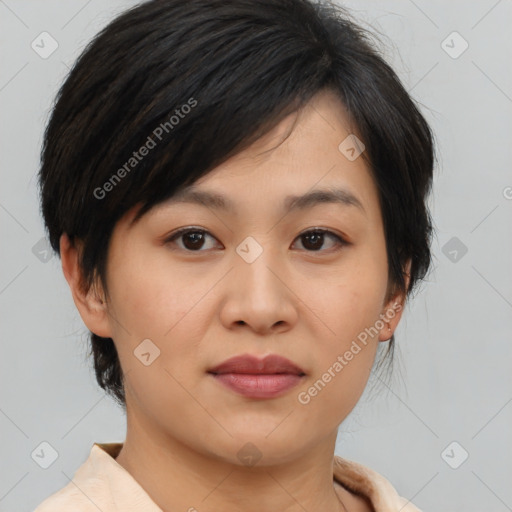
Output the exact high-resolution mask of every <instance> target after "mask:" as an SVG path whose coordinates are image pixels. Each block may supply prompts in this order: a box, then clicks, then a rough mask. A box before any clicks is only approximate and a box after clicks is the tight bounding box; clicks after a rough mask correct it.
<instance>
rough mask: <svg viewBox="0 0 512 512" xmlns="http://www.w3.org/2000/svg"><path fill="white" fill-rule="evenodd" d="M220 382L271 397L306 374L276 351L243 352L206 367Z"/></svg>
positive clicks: (252, 394) (245, 392) (253, 394)
mask: <svg viewBox="0 0 512 512" xmlns="http://www.w3.org/2000/svg"><path fill="white" fill-rule="evenodd" d="M208 373H209V374H210V375H212V376H213V377H214V378H215V380H217V381H218V382H219V383H221V384H222V385H224V386H226V387H228V388H229V389H231V390H232V391H235V392H236V393H238V394H240V395H243V396H246V397H250V398H273V397H277V396H280V395H282V394H284V393H285V392H286V391H288V390H290V389H291V388H293V387H295V386H296V385H297V384H299V383H300V382H301V381H302V380H303V377H304V376H305V375H306V374H305V372H304V370H303V369H302V368H300V366H298V365H296V364H295V363H293V362H292V361H290V360H289V359H286V358H285V357H282V356H279V355H277V354H270V355H268V356H266V357H264V358H263V359H260V358H258V357H255V356H252V355H250V354H244V355H241V356H235V357H232V358H230V359H228V360H226V361H224V362H223V363H221V364H219V365H217V366H215V367H214V368H211V369H210V370H208Z"/></svg>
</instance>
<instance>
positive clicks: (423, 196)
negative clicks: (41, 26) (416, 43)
mask: <svg viewBox="0 0 512 512" xmlns="http://www.w3.org/2000/svg"><path fill="white" fill-rule="evenodd" d="M433 153H434V152H433V140H432V134H431V131H430V129H429V126H428V125H427V123H426V121H425V119H424V118H423V116H422V115H421V113H420V112H419V110H418V109H417V107H416V106H415V104H414V102H413V101H412V99H411V98H410V97H409V96H408V94H407V92H406V91H405V89H404V88H403V86H402V85H401V83H400V81H399V79H398V78H397V76H396V74H395V73H394V72H393V71H392V70H391V68H390V67H389V66H388V65H387V64H386V63H385V61H384V60H383V59H382V58H381V57H380V56H379V55H378V53H377V51H376V50H375V49H374V48H373V46H372V44H371V42H370V40H369V38H368V36H367V35H366V34H365V33H364V32H363V30H362V29H361V28H359V27H358V26H357V25H356V24H354V23H353V22H352V21H350V20H349V18H348V15H347V14H346V13H345V12H344V11H342V10H341V9H340V8H337V7H335V6H332V5H330V4H314V3H312V2H310V1H308V0H284V1H283V0H256V1H254V0H222V1H221V0H192V1H187V2H181V1H178V0H165V1H164V0H153V1H150V2H146V3H143V4H141V5H140V6H137V7H135V8H133V9H131V10H130V11H128V12H126V13H124V14H122V15H120V16H119V17H118V18H117V19H115V20H114V21H113V22H112V23H111V24H110V25H109V26H107V27H106V28H105V29H104V30H103V31H102V32H101V33H100V34H99V35H98V36H97V37H96V38H95V39H94V41H93V42H92V43H91V44H90V45H89V46H88V48H87V49H86V50H85V52H84V53H83V54H82V56H81V57H80V58H79V59H78V61H77V63H76V64H75V66H74V68H73V69H72V71H71V73H70V75H69V77H68V78H67V80H66V81H65V83H64V85H63V86H62V88H61V90H60V92H59V95H58V98H57V102H56V104H55V107H54V110H53V113H52V116H51V119H50V121H49V124H48V127H47V131H46V133H45V140H44V147H43V154H42V167H41V170H40V186H41V204H42V213H43V216H44V220H45V223H46V226H47V229H48V234H49V239H50V242H51V244H52V247H53V248H54V250H55V251H56V252H58V254H59V255H60V257H61V260H62V267H63V272H64V275H65V277H66V279H67V281H68V283H69V286H70V289H71V292H72V295H73V299H74V301H75V304H76V306H77V308H78V310H79V312H80V315H81V317H82V319H83V321H84V323H85V324H86V325H87V327H88V329H89V330H90V333H91V347H92V354H93V356H94V364H95V370H96V376H97V380H98V383H99V385H100V386H101V387H102V388H103V389H105V391H106V392H108V393H109V394H111V395H112V396H113V397H114V398H115V399H116V400H117V401H118V402H119V403H120V404H121V406H122V407H123V408H124V409H125V410H126V415H127V434H126V440H125V441H124V442H123V443H118V442H115V443H114V442H112V443H95V444H94V445H93V446H92V448H91V453H90V456H89V458H88V459H87V461H85V462H84V464H83V465H82V466H81V467H80V468H79V470H78V471H77V473H76V474H75V478H74V479H73V482H70V483H69V484H68V485H67V486H66V487H64V488H63V489H61V490H60V491H58V492H57V493H55V494H53V495H52V496H50V497H49V498H47V499H46V500H45V501H44V502H43V503H42V504H41V505H40V506H39V507H38V508H37V509H36V512H50V511H51V512H56V511H58V510H69V509H71V508H73V509H75V510H98V509H100V510H102V511H103V512H107V511H113V510H119V511H123V512H126V511H129V510H133V511H135V510H137V511H159V510H169V511H170V510H173V511H174V510H189V511H193V510H198V511H214V510H223V511H228V512H229V511H234V510H244V511H253V510H254V511H256V510H258V511H259V510H266V511H276V512H277V511H279V512H282V511H287V512H288V511H289V512H292V511H299V510H308V511H313V510H332V511H338V510H339V511H349V512H354V511H377V512H388V511H398V510H401V511H405V512H407V511H409V512H410V511H417V510H418V509H417V508H416V507H415V506H414V505H413V504H412V503H410V502H408V500H407V499H405V498H402V497H400V496H399V494H398V492H397V491H396V490H395V489H394V488H393V486H392V485H391V484H390V482H388V481H387V480H386V479H385V477H384V476H382V475H380V474H378V473H376V472H374V471H372V470H371V469H370V468H367V467H365V466H362V465H360V464H358V463H356V462H354V461H350V460H347V459H344V458H341V457H338V456H335V455H334V447H335V442H336V437H337V431H338V427H339V425H340V424H341V423H342V422H343V420H344V419H345V418H346V417H347V416H348V415H349V413H350V412H351V410H352V409H353V408H354V406H355V405H356V403H357V402H358V400H359V398H360V397H361V395H362V392H363V390H364V388H365V386H366V384H367V381H368V377H369V374H370V372H371V370H372V367H373V364H374V361H375V357H376V354H377V349H378V347H379V343H388V344H389V345H388V346H389V349H388V352H387V355H388V356H392V347H393V343H394V337H393V333H394V331H395V329H396V327H397V325H398V323H399V321H400V318H401V315H402V312H403V308H404V306H405V303H406V300H407V298H408V297H409V296H410V295H411V292H412V290H413V289H414V287H415V286H416V285H417V284H418V282H419V281H420V280H421V279H422V278H424V276H425V275H426V272H427V270H428V268H429V265H430V239H431V232H432V225H431V219H430V215H429V211H428V208H427V206H426V201H427V197H428V194H429V192H430V189H431V183H432V169H433V161H434V154H433Z"/></svg>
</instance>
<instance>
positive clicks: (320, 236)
mask: <svg viewBox="0 0 512 512" xmlns="http://www.w3.org/2000/svg"><path fill="white" fill-rule="evenodd" d="M208 238H210V239H212V240H216V239H215V237H213V236H212V235H211V234H210V233H208V231H206V230H204V229H200V228H190V227H187V228H182V229H179V230H178V231H176V232H175V233H173V234H172V235H171V236H170V237H168V238H166V239H165V244H170V243H173V244H175V243H176V241H178V240H179V241H181V242H182V243H181V244H177V245H178V247H179V248H180V249H182V250H185V251H189V252H204V250H207V249H212V248H214V247H211V246H210V247H208V246H207V245H208V244H206V247H205V240H207V239H208ZM326 238H330V239H331V240H333V241H334V247H336V245H338V246H344V245H348V242H347V241H345V240H344V239H343V238H342V237H341V236H339V235H337V234H335V233H333V232H332V231H329V230H327V229H322V228H315V229H310V230H309V231H304V232H303V233H301V234H300V235H299V236H298V237H297V238H296V240H301V241H302V245H303V247H304V248H305V250H306V251H308V252H319V251H321V249H322V246H323V245H324V244H325V239H326ZM331 249H332V246H331ZM324 250H325V249H324ZM326 250H329V248H328V249H326Z"/></svg>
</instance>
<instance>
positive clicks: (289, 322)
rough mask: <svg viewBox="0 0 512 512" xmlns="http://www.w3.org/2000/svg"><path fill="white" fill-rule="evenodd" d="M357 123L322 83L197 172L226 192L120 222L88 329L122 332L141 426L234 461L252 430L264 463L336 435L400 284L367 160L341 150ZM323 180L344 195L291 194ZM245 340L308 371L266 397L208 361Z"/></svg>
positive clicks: (383, 335) (254, 350)
mask: <svg viewBox="0 0 512 512" xmlns="http://www.w3.org/2000/svg"><path fill="white" fill-rule="evenodd" d="M294 121H296V125H295V127H294V129H293V131H292V132H291V135H290V136H289V137H288V138H287V139H286V140H284V142H283V139H284V138H285V136H286V135H287V134H288V133H289V131H290V130H291V128H292V124H293V123H294ZM351 133H352V129H351V125H350V122H349V119H348V116H347V113H346V111H345V109H344V107H343V106H342V104H341V103H340V102H339V101H338V100H337V98H336V97H335V96H334V95H333V94H332V93H330V92H326V91H324V92H322V93H320V94H318V95H317V96H315V98H314V99H313V100H312V101H311V102H310V103H309V104H308V105H307V107H306V108H305V109H304V110H303V111H302V112H301V113H300V115H299V116H298V118H296V116H295V115H292V116H290V117H288V118H286V119H285V120H284V121H283V122H282V123H280V124H279V125H278V126H277V127H276V128H275V129H274V130H273V131H272V132H270V133H269V134H267V135H266V136H265V137H263V138H262V139H260V140H259V141H257V143H255V144H254V145H253V146H251V147H250V148H248V149H247V150H245V151H243V152H241V153H239V154H238V155H236V156H235V157H233V158H231V159H230V160H229V161H227V162H226V163H224V164H222V165H221V166H219V167H217V168H216V169H214V170H213V171H212V172H211V173H209V174H208V175H206V176H204V177H203V178H201V179H200V180H199V181H197V182H196V183H195V184H194V186H193V188H194V190H195V191H196V192H208V193H210V194H216V195H221V196H223V198H224V202H225V204H227V206H225V207H221V206H220V201H218V200H217V201H215V202H212V201H210V202H208V201H206V200H205V199H204V196H203V198H202V201H201V202H194V201H193V200H192V199H190V197H189V198H188V199H189V200H188V201H185V199H187V198H185V197H182V198H181V199H182V200H180V201H178V200H177V198H172V200H171V201H167V202H166V203H162V204H160V205H158V206H156V207H155V208H153V209H152V210H151V211H150V212H148V213H147V214H146V215H145V216H143V217H142V218H141V219H140V221H139V222H138V223H136V224H134V225H133V226H130V225H129V222H130V220H131V219H132V218H133V216H134V215H135V213H136V209H134V210H132V211H130V212H128V213H127V214H126V215H125V217H124V218H123V219H121V221H120V222H119V223H118V224H117V226H116V228H115V230H114V233H113V235H112V240H111V246H110V249H109V255H108V264H107V276H108V277H107V280H108V281H107V283H108V291H109V296H108V300H107V303H106V304H105V305H103V306H102V307H101V308H91V309H89V310H86V309H85V308H84V307H83V306H79V309H80V312H81V314H82V318H83V319H84V321H85V322H86V324H87V325H88V327H89V329H91V330H92V331H93V332H96V333H97V334H99V335H100V336H105V337H111V338H113V340H114V342H115V345H116V348H117V351H118V354H119V357H120V361H121V366H122V368H123V371H124V373H125V391H126V396H127V412H128V415H129V417H130V415H131V416H132V417H136V418H137V421H138V422H139V424H141V425H144V428H145V431H146V432H148V433H149V432H150V433H151V435H153V436H156V437H160V438H162V439H164V438H167V439H169V438H172V439H176V440H178V441H179V442H181V443H183V444H185V445H187V446H190V447H193V449H194V450H195V451H197V452H200V453H203V454H208V455H210V456H214V457H217V458H219V459H222V460H225V461H230V462H232V463H235V464H241V462H240V459H239V458H238V456H237V453H238V452H239V450H240V449H241V448H242V447H244V446H245V445H246V443H249V442H250V443H252V444H253V445H255V446H256V447H257V450H258V452H259V453H260V454H261V456H262V459H261V460H260V462H259V464H260V465H264V464H272V463H273V461H277V460H279V461H284V460H287V459H292V458H294V457H297V456H298V455H300V454H305V453H307V451H308V450H311V449H313V447H315V446H317V445H318V443H319V442H321V441H322V440H325V439H328V438H329V439H332V436H333V434H335V433H336V431H337V427H338V426H339V424H340V423H341V422H342V421H343V420H344V419H345V417H346V416H347V415H348V414H349V413H350V411H351V410H352V409H353V407H354V406H355V404H356V403H357V401H358V399H359V398H360V396H361V394H362V392H363V390H364V387H365V385H366V383H367V380H368V377H369V373H370V369H371V367H372V364H373V361H374V358H375V354H376V350H377V346H378V343H379V341H385V340H387V339H389V338H390V337H391V334H392V331H389V329H388V322H389V327H391V329H393V330H394V328H395V327H396V325H397V323H398V321H399V318H400V311H401V310H400V308H399V307H398V309H397V308H396V307H394V303H395V302H396V300H398V301H400V300H401V297H398V298H397V297H395V298H394V299H392V300H390V301H386V292H387V288H388V262H387V257H386V244H385V238H384V231H383V224H382V217H381V212H380V208H379V202H378V196H377V189H376V186H375V184H374V182H373V181H372V177H371V175H370V172H369V170H368V167H367V165H366V163H365V160H364V159H363V158H362V157H359V158H356V159H355V160H354V159H353V158H352V159H348V158H347V157H346V155H347V154H349V155H350V156H353V155H351V152H350V151H349V152H348V153H342V152H341V150H340V149H339V148H338V147H339V145H340V143H341V142H342V141H344V140H345V139H346V138H347V137H348V136H349V135H350V134H351ZM280 143H281V144H280ZM320 189H322V190H325V189H330V190H335V189H338V190H342V191H344V195H342V194H338V200H333V199H331V200H324V201H314V200H309V201H305V200H303V201H296V202H295V203H294V205H292V204H291V201H290V199H289V197H290V196H298V197H300V196H303V195H305V194H310V193H311V192H314V191H317V190H320ZM351 196H353V197H351ZM340 198H341V199H340ZM347 198H349V199H347ZM313 199H314V198H313ZM317 199H318V197H317ZM324 199H325V198H324ZM343 199H344V200H343ZM182 228H187V232H185V233H183V232H182V233H180V234H177V231H178V230H180V229H182ZM144 340H145V341H144ZM243 354H250V355H253V356H255V357H258V358H263V357H264V356H266V355H268V354H278V355H280V356H283V357H285V358H287V359H289V360H291V361H292V362H293V363H295V365H297V366H299V367H300V368H301V369H302V370H303V373H304V375H302V376H301V377H297V376H296V377H290V376H288V377H290V379H289V380H288V381H287V382H290V383H291V384H290V385H291V386H292V387H290V388H288V389H281V388H279V389H281V391H277V392H275V393H274V394H273V395H272V394H271V395H269V396H267V397H255V396H247V394H243V393H241V392H239V391H236V390H234V389H233V388H231V387H228V386H227V385H225V383H224V382H223V380H222V379H219V378H218V376H217V377H215V376H214V375H212V374H210V373H208V372H209V370H211V369H212V368H213V367H215V366H216V365H219V364H220V363H222V362H223V361H225V360H227V359H229V358H232V357H233V356H238V355H243ZM260 377H261V376H260ZM288 377H285V378H283V379H287V378H288ZM256 378H258V377H256ZM279 379H280V378H277V379H276V381H275V382H277V380H279ZM238 382H239V383H240V382H242V380H240V381H238ZM253 382H254V381H253ZM261 382H263V380H261ZM275 382H274V384H275ZM267 383H268V382H267ZM242 384H243V382H242ZM246 384H247V382H246ZM278 384H279V382H278ZM262 386H263V384H262ZM274 391H275V390H274ZM148 435H149V434H148Z"/></svg>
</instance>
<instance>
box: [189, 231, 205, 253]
mask: <svg viewBox="0 0 512 512" xmlns="http://www.w3.org/2000/svg"><path fill="white" fill-rule="evenodd" d="M187 240H192V244H187V243H185V246H187V248H188V249H197V248H199V247H201V245H202V242H203V234H202V233H199V232H198V231H195V232H193V233H187V235H186V236H185V241H187ZM189 245H190V247H189Z"/></svg>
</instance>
